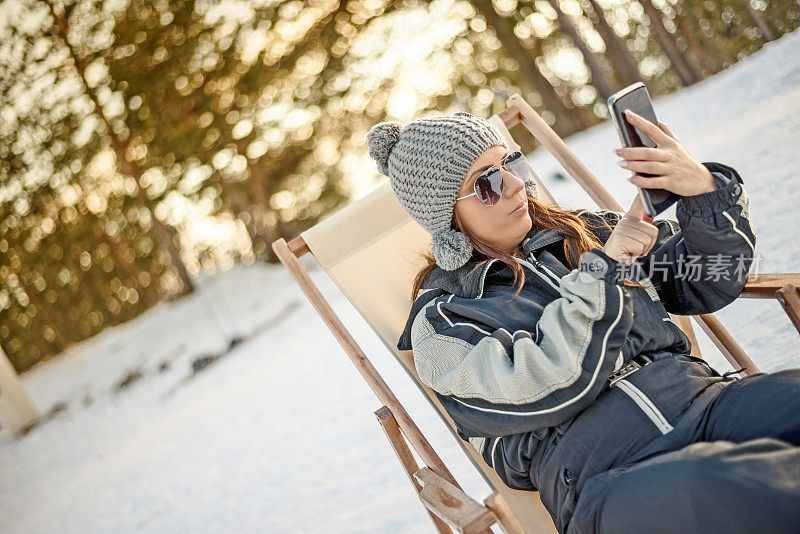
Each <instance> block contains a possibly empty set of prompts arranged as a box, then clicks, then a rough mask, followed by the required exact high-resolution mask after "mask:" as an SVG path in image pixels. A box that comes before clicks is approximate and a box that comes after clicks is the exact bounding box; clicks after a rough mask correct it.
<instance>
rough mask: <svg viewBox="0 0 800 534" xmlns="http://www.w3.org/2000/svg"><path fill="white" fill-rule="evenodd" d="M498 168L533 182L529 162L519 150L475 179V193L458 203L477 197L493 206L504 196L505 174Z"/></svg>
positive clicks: (459, 198) (525, 180)
mask: <svg viewBox="0 0 800 534" xmlns="http://www.w3.org/2000/svg"><path fill="white" fill-rule="evenodd" d="M498 167H502V168H504V169H505V170H507V171H508V172H510V173H511V174H513V175H514V176H516V177H517V178H519V179H520V180H522V181H524V182H528V181H530V180H531V171H530V167H529V166H528V160H527V159H526V158H525V156H524V155H523V154H522V152H520V151H519V150H516V151H514V152H512V153H510V154H508V155H507V156H506V157H504V158H503V160H502V161H500V162H498V163H495V164H494V165H492V166H491V167H489V168H488V169H486V170H485V171H483V172H482V173H481V174H480V176H478V178H476V179H475V192H474V193H470V194H469V195H465V196H463V197H458V198H457V199H456V201H459V200H461V199H462V198H469V197H471V196H473V195H477V197H478V200H480V201H481V202H482V203H483V204H485V205H487V206H493V205H495V204H496V203H497V201H498V200H500V197H501V196H503V173H502V172H500V169H499V168H498Z"/></svg>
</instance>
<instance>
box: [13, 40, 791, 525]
mask: <svg viewBox="0 0 800 534" xmlns="http://www.w3.org/2000/svg"><path fill="white" fill-rule="evenodd" d="M798 50H800V32H794V33H793V34H790V35H787V36H784V37H783V38H782V39H780V40H779V41H777V42H773V43H770V44H768V45H767V46H766V47H764V49H762V50H761V51H759V52H758V53H757V54H755V55H754V56H752V57H750V58H748V59H746V60H744V61H742V62H741V63H739V64H737V65H734V66H733V67H731V68H730V69H728V70H727V71H725V72H723V73H721V74H719V75H717V76H715V77H714V78H713V79H708V80H705V81H703V82H701V83H699V84H697V85H695V86H693V87H691V88H688V89H685V90H682V91H680V92H679V93H676V94H673V95H669V96H667V97H664V98H661V99H657V100H656V101H655V109H656V113H657V114H658V116H659V118H660V119H661V120H662V121H663V122H666V123H667V124H668V125H669V126H670V127H671V128H672V129H673V131H675V132H676V134H677V135H678V137H679V138H680V139H681V140H682V141H683V142H684V143H685V144H686V146H687V147H688V148H689V150H690V151H691V152H692V154H693V155H694V156H695V157H697V158H698V159H700V160H701V161H720V162H723V163H727V164H730V165H732V166H733V167H735V168H736V169H737V170H739V172H740V174H741V175H742V177H743V179H744V182H745V184H746V187H747V191H748V192H749V194H750V198H751V205H750V209H751V214H752V218H753V220H754V225H755V227H756V230H757V233H758V242H757V247H756V248H757V252H758V253H759V254H761V256H762V262H761V264H760V265H759V267H758V270H757V272H787V271H788V272H798V271H800V247H798V244H797V243H798V240H797V238H796V235H795V234H796V232H797V229H798V228H800V224H799V223H798V222H797V220H796V219H795V218H794V214H795V213H796V208H797V207H798V206H800V179H798V173H797V170H796V169H797V167H798V166H800V151H799V150H798V149H799V148H800V143H798V141H797V140H798V139H799V138H800V54H798V53H797V52H798ZM567 142H568V144H569V145H570V147H571V148H572V149H573V150H574V151H575V152H576V153H577V154H578V156H579V157H581V158H582V159H583V160H584V161H585V162H586V164H587V165H588V166H589V168H591V169H592V170H593V171H594V172H595V174H597V176H598V177H600V178H601V179H602V180H603V181H604V183H605V184H606V186H607V187H609V189H610V190H611V191H612V193H614V194H615V195H616V197H617V198H618V199H619V200H620V201H621V203H622V204H623V205H624V206H625V207H627V206H629V205H630V202H631V201H632V199H633V195H634V190H633V188H632V186H631V185H630V184H629V183H628V182H626V181H625V180H624V177H625V176H626V172H625V171H622V169H620V168H619V167H617V166H616V164H615V162H616V160H617V158H616V157H615V156H614V155H613V154H612V152H611V150H612V149H613V148H614V147H615V146H616V145H617V137H616V133H615V132H613V131H612V129H611V126H610V124H609V123H604V124H601V125H598V126H597V127H595V128H592V129H591V130H587V131H585V132H582V133H580V134H577V135H575V136H573V137H571V138H570V139H568V140H567ZM531 160H532V162H533V163H534V166H535V168H536V169H537V170H538V172H539V174H540V175H541V176H542V177H543V178H544V179H545V180H546V183H547V185H548V187H549V189H550V190H551V191H552V192H553V193H554V194H555V195H556V196H557V198H559V199H562V200H563V204H565V205H567V206H569V207H591V206H593V203H592V202H591V201H589V200H588V197H586V196H585V195H584V194H583V193H582V192H581V191H580V190H579V189H578V188H577V187H576V186H574V185H573V184H570V183H566V182H558V181H555V180H553V179H551V176H553V174H554V171H555V170H556V166H555V163H554V162H553V161H552V159H551V158H550V157H549V156H548V155H546V154H543V153H540V152H536V153H534V154H533V155H532V157H531ZM666 216H669V217H673V216H674V213H673V212H668V213H667V214H666ZM303 263H304V264H305V265H307V266H308V267H309V268H310V269H311V276H312V278H313V279H314V281H315V282H316V283H317V284H318V285H319V286H320V288H321V290H322V291H323V293H325V294H326V295H327V296H328V297H329V299H330V301H331V304H332V306H333V307H334V309H335V311H336V312H337V313H339V314H340V316H341V317H342V320H343V321H344V322H345V324H346V325H347V326H348V327H349V328H350V329H351V331H352V333H353V335H354V336H355V338H356V340H357V342H358V343H359V344H360V345H361V346H362V347H363V348H364V349H365V351H366V352H367V353H368V354H371V355H374V356H373V363H374V364H375V366H376V368H377V369H378V371H379V372H381V373H382V374H383V376H384V377H385V378H386V380H387V382H388V383H389V384H390V386H391V387H392V388H393V389H394V390H395V392H396V394H397V395H398V397H399V398H400V400H401V401H402V402H403V403H404V404H405V405H406V406H407V408H408V409H409V411H410V412H411V415H412V416H413V417H414V418H415V419H416V421H417V423H418V424H419V426H420V427H421V429H422V430H423V432H425V433H426V435H427V436H428V437H429V439H430V440H431V442H432V444H433V446H434V448H435V449H436V450H437V451H438V452H439V453H440V455H441V456H442V457H443V458H444V460H445V462H446V463H447V464H448V465H449V466H450V468H451V470H452V471H453V473H454V475H455V476H456V478H457V479H458V480H459V481H460V482H461V484H462V486H463V487H464V489H465V490H466V491H467V492H468V493H469V494H471V495H473V496H475V497H477V498H479V499H482V498H483V497H485V496H486V495H488V494H489V489H488V486H487V485H486V484H485V483H484V482H483V480H482V479H481V478H480V476H479V475H478V474H477V473H476V472H475V471H474V469H473V468H472V466H471V465H470V464H469V462H468V460H467V459H466V458H465V457H464V455H463V454H462V453H461V450H460V448H459V446H458V445H457V443H456V442H455V441H454V440H453V438H452V436H451V435H450V433H449V432H448V431H447V430H446V429H445V428H444V426H443V425H441V423H440V422H439V420H438V418H437V416H436V415H435V414H434V413H433V411H432V410H431V409H430V407H429V405H428V404H427V402H426V401H425V400H424V399H423V398H422V396H421V395H420V394H419V392H418V391H417V389H416V387H415V386H414V385H413V384H411V383H410V381H409V380H408V378H407V376H406V375H405V373H404V372H403V371H402V370H401V369H400V368H399V366H398V365H397V364H395V363H394V361H393V360H392V358H391V357H390V355H389V354H388V352H387V351H386V349H385V348H384V347H383V345H382V343H381V342H380V341H379V340H378V339H377V338H376V337H375V336H374V335H373V333H372V331H371V330H370V329H369V327H367V326H366V325H365V324H364V323H363V321H361V320H360V317H359V316H358V314H357V312H356V311H355V310H354V309H353V307H352V306H350V304H349V303H348V302H347V300H346V299H344V298H343V297H341V296H340V294H339V292H338V290H337V289H336V286H335V284H333V283H332V282H331V281H330V280H329V279H328V278H327V276H326V275H325V274H324V273H323V272H321V271H319V270H318V269H314V268H313V265H312V264H311V262H309V258H304V259H303ZM198 285H199V287H200V289H199V291H197V292H196V294H194V295H192V296H190V297H188V298H186V299H183V300H181V301H179V302H175V303H163V304H161V305H159V306H157V307H156V308H154V309H153V310H151V311H150V312H148V313H146V314H145V315H143V316H141V317H139V318H137V319H136V320H134V321H131V322H129V323H127V324H125V325H121V326H118V327H115V328H112V329H108V330H106V331H104V332H102V333H101V334H100V335H98V336H96V337H94V338H92V339H90V340H87V341H86V342H84V343H82V344H81V345H80V346H77V347H74V348H72V349H71V350H69V351H67V352H66V353H65V354H64V355H62V356H61V357H59V358H58V359H56V360H53V361H50V362H47V363H44V364H41V365H39V366H37V367H35V368H34V369H32V370H31V371H29V372H28V373H26V374H25V375H24V376H23V382H24V384H25V386H26V387H27V389H28V391H29V392H30V394H31V395H32V397H33V399H34V401H35V402H36V404H37V405H38V406H39V408H40V409H41V411H42V412H48V411H50V410H52V413H53V415H52V418H50V419H49V420H48V421H46V422H44V423H43V424H41V425H40V426H38V427H36V428H34V429H33V430H31V431H30V432H29V433H28V434H27V435H25V436H22V437H14V436H12V435H11V433H10V432H9V431H8V429H7V428H5V427H3V428H0V532H9V533H43V532H46V533H49V532H59V533H62V532H63V533H71V532H76V533H77V532H80V533H87V532H88V533H96V532H114V533H119V532H164V533H174V532H226V533H227V532H432V531H433V530H432V526H431V523H430V519H429V518H428V517H427V515H426V514H425V513H424V511H423V509H422V506H421V505H420V504H419V502H418V500H417V498H416V496H414V494H413V492H412V491H411V489H410V486H409V483H408V480H407V479H406V477H405V474H404V473H403V471H402V470H401V467H400V464H399V462H398V460H397V459H396V457H395V456H394V453H393V452H392V450H391V448H390V447H389V445H388V443H387V442H386V440H385V437H384V435H383V432H382V430H381V428H380V426H379V424H378V422H377V420H376V419H375V417H374V415H373V412H374V410H376V409H377V408H378V407H379V406H380V405H379V403H378V401H377V400H376V399H375V398H374V396H373V395H372V393H371V391H370V390H369V389H368V387H367V386H366V384H365V383H364V382H363V380H362V379H361V377H360V376H359V375H358V373H357V371H356V370H355V368H354V367H353V365H352V364H351V363H350V361H349V360H348V358H347V357H346V355H345V354H344V352H343V351H342V349H341V347H340V346H339V345H338V343H337V342H336V341H335V339H334V338H333V336H332V335H331V334H330V332H329V331H328V329H327V327H326V326H325V325H324V323H323V322H322V320H321V319H320V318H319V317H318V316H317V315H316V313H315V312H314V310H313V308H312V307H311V306H310V304H308V303H307V301H306V300H305V298H304V297H303V295H302V293H301V292H300V290H299V289H298V288H297V286H296V285H295V284H294V282H293V281H292V280H291V278H290V277H289V275H288V274H287V273H286V272H285V271H284V270H283V268H281V267H278V266H263V265H250V266H244V265H240V266H236V267H234V268H232V269H231V270H229V271H226V272H223V273H218V274H216V275H214V276H210V277H205V278H203V279H201V280H200V283H199V284H198ZM717 315H718V317H720V319H721V320H722V321H723V323H724V324H725V325H726V327H728V329H729V330H730V331H731V332H732V333H733V334H734V336H735V337H736V338H737V340H738V341H739V342H740V343H741V344H742V345H743V347H744V348H745V350H746V351H747V352H748V353H749V354H750V355H751V357H752V358H753V359H754V360H755V362H756V363H757V365H759V366H760V367H761V369H762V370H764V371H775V370H779V369H782V368H787V367H794V366H798V365H800V343H798V342H799V341H800V340H798V336H797V332H796V331H795V330H794V329H793V328H792V327H791V325H790V323H789V321H788V319H787V318H786V316H785V314H784V313H783V312H782V311H781V310H780V308H779V306H778V305H777V304H776V303H775V302H760V301H754V300H741V301H738V302H736V303H734V304H732V305H731V306H729V307H728V308H726V309H724V310H722V311H720V312H719V313H718V314H717ZM754 326H757V328H753V327H754ZM696 330H697V332H698V336H700V338H701V339H700V341H701V348H702V351H703V354H704V356H706V358H707V359H708V360H709V361H710V362H711V363H712V365H714V366H715V367H716V368H717V369H718V370H720V371H722V370H729V369H730V366H729V365H728V364H727V362H725V361H724V359H722V357H721V356H720V355H719V353H718V352H715V349H714V348H713V346H712V345H711V343H710V341H709V340H708V339H707V338H705V337H704V335H703V334H702V332H701V331H700V330H699V328H696ZM237 336H238V337H242V338H243V340H242V342H241V343H238V344H236V345H235V346H233V347H232V348H231V349H230V350H228V348H229V346H230V344H231V340H232V339H234V338H236V337H237ZM217 354H224V357H221V358H219V359H217V360H216V361H213V363H210V364H209V365H207V366H206V367H204V368H202V369H200V370H198V371H197V372H193V366H192V363H193V362H195V361H198V360H202V358H203V357H205V356H213V355H217ZM212 360H213V358H212ZM120 384H126V385H124V386H120Z"/></svg>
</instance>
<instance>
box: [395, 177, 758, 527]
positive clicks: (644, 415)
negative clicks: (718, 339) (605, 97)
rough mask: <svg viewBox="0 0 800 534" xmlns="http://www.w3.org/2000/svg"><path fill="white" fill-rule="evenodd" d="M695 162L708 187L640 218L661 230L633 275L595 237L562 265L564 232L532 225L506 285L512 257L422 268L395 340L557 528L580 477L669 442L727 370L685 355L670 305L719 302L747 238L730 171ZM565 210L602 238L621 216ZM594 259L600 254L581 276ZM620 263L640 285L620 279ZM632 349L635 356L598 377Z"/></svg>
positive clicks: (464, 428)
mask: <svg viewBox="0 0 800 534" xmlns="http://www.w3.org/2000/svg"><path fill="white" fill-rule="evenodd" d="M704 165H705V166H706V167H707V168H708V169H709V170H710V171H711V172H712V176H714V178H715V181H716V184H717V189H716V190H714V191H709V192H706V193H702V194H699V195H694V196H689V197H682V198H681V199H680V200H679V201H678V203H677V206H676V216H677V221H673V220H654V221H653V224H654V225H655V226H657V227H658V230H659V235H658V240H657V243H656V245H654V246H653V248H652V249H651V251H650V252H649V253H648V254H647V255H646V256H643V257H640V258H638V259H637V261H636V264H637V265H638V266H640V267H641V271H639V274H640V276H639V277H637V278H632V277H631V271H630V270H628V271H625V270H624V269H625V268H626V266H624V265H622V264H620V263H618V262H617V261H616V260H615V259H613V258H611V257H609V256H608V255H607V254H605V252H603V250H602V249H600V248H597V247H595V248H593V249H592V250H591V252H590V253H589V254H586V255H585V256H583V257H582V262H581V264H580V266H579V267H578V268H576V269H572V270H570V269H569V268H568V267H567V266H565V265H564V263H562V262H561V261H559V260H558V259H557V257H556V256H557V255H556V254H553V253H552V252H551V251H549V250H548V247H550V249H551V250H552V249H553V247H557V246H560V245H562V244H563V243H562V241H563V239H564V236H563V235H561V234H559V233H558V232H556V231H553V230H543V229H540V228H535V227H534V228H533V229H531V231H530V232H529V233H528V234H527V235H526V236H525V238H524V239H523V241H522V242H521V245H522V252H523V255H524V257H525V259H522V258H516V259H517V261H518V262H519V263H520V264H521V265H522V267H523V269H524V270H525V282H524V286H523V288H522V291H521V292H520V294H519V295H518V296H517V297H515V298H513V299H512V296H513V294H514V292H515V290H516V287H515V285H514V284H513V283H512V282H513V273H512V271H511V269H510V268H509V266H507V265H505V264H504V263H502V262H500V261H498V260H496V259H489V260H488V261H479V260H478V259H477V258H475V257H473V259H472V260H471V261H470V262H468V263H467V264H466V265H464V266H462V267H461V268H459V269H457V270H454V271H445V270H443V269H441V268H439V267H435V268H434V269H433V270H432V271H431V272H430V273H429V275H428V276H427V278H426V279H425V281H424V283H423V284H422V289H423V291H422V292H421V293H420V295H419V296H418V297H417V298H416V300H415V302H414V303H413V306H412V308H411V312H410V315H409V319H408V322H407V324H406V327H405V329H404V331H403V334H402V336H401V338H400V340H399V342H398V345H397V347H398V348H399V349H401V350H409V349H413V356H414V364H415V367H416V370H417V373H418V375H419V377H420V380H421V381H422V382H423V383H424V384H426V385H427V386H429V387H430V388H431V389H432V390H433V391H434V392H435V393H436V395H437V397H438V399H439V401H441V403H442V405H443V407H444V408H445V409H446V410H447V412H448V414H449V415H450V416H451V417H452V419H453V421H454V422H455V424H456V428H457V431H458V435H459V436H460V437H461V438H462V439H463V440H465V441H468V442H469V443H471V444H472V445H473V446H474V447H475V448H476V450H477V451H478V452H479V453H480V454H481V456H482V457H483V459H484V460H485V461H486V463H487V465H489V466H491V467H492V468H493V469H494V470H495V471H496V472H497V473H498V475H499V476H500V478H501V479H502V480H503V481H504V482H505V483H506V484H507V485H508V486H509V487H512V488H515V489H521V490H531V491H537V490H538V491H540V492H541V498H542V501H543V503H544V505H545V507H546V508H547V509H548V511H549V512H550V514H551V516H552V517H553V521H554V523H555V525H556V527H557V528H558V529H559V530H560V531H562V532H563V529H564V528H565V527H566V525H567V523H568V521H569V518H570V515H571V512H572V509H573V508H574V505H575V502H576V499H577V496H578V495H579V494H580V489H581V486H582V483H583V482H584V481H585V480H586V479H588V478H590V477H591V476H593V475H595V474H597V473H600V472H603V471H605V470H608V469H611V468H613V467H616V466H618V465H620V464H622V463H623V462H626V461H632V460H633V459H635V458H636V457H637V456H642V455H645V454H648V453H653V452H654V451H656V450H657V449H660V450H664V449H667V448H669V447H676V446H678V445H679V444H676V443H672V444H670V443H669V439H670V437H671V436H672V435H676V436H677V435H678V433H674V434H671V432H672V430H673V428H674V427H675V426H676V425H679V424H691V423H692V421H694V420H696V419H697V418H698V417H700V415H699V414H701V413H702V409H703V407H704V406H706V405H707V404H708V403H709V402H710V401H711V400H712V399H713V397H714V396H715V395H716V394H717V393H718V392H719V391H720V389H721V388H722V387H724V386H725V385H726V384H728V383H730V381H732V380H735V378H732V377H728V376H727V374H728V373H726V376H722V375H720V374H719V373H718V372H716V371H715V370H714V369H712V368H711V367H709V366H708V365H707V364H706V363H705V362H703V360H702V359H700V358H696V357H693V356H690V355H689V353H690V351H691V343H690V341H689V339H688V338H687V336H686V335H685V334H684V333H683V331H682V330H681V329H680V328H679V327H678V326H677V325H676V324H675V323H673V322H672V320H671V319H670V317H669V315H668V312H669V313H672V314H675V315H696V314H703V313H711V312H714V311H716V310H719V309H720V308H723V307H724V306H726V305H727V304H729V303H731V302H732V301H733V300H735V299H736V298H737V297H738V296H739V295H740V294H741V292H742V290H743V288H744V285H745V283H746V282H747V274H748V271H749V269H750V266H751V263H752V260H753V256H754V253H755V251H754V246H755V240H756V234H755V230H754V228H753V226H752V224H751V222H750V218H749V212H748V196H747V193H746V192H745V190H744V188H743V181H742V179H741V177H740V176H739V174H738V173H737V172H736V171H735V170H734V169H733V168H731V167H729V166H727V165H723V164H720V163H713V162H710V163H704ZM570 213H573V214H574V215H576V216H578V217H580V218H581V219H583V220H584V221H586V222H587V223H590V224H591V225H592V226H593V227H594V228H592V226H590V229H591V230H592V231H593V233H594V234H595V235H596V236H597V238H598V240H599V241H600V242H601V243H605V242H606V240H607V239H608V237H609V236H610V235H611V231H612V229H613V226H614V225H615V224H616V223H617V222H618V221H619V220H620V218H621V217H622V215H623V213H622V212H616V211H611V210H574V211H570ZM598 261H600V262H601V264H600V265H602V267H603V269H601V270H600V271H599V274H598V271H595V274H594V275H593V276H587V273H588V272H589V269H591V268H593V267H596V266H597V265H598V263H597V262H598ZM627 268H628V269H629V268H630V266H627ZM623 274H624V275H626V276H628V278H629V279H633V280H635V281H637V282H638V283H639V284H641V285H643V286H645V289H641V288H636V287H630V286H624V285H623V283H622V281H623V280H622V278H623ZM641 275H643V276H641ZM631 360H634V361H635V362H638V363H640V364H641V363H645V365H644V366H641V368H638V370H636V371H635V372H632V373H630V374H628V375H627V376H625V377H624V378H623V379H619V380H616V381H615V382H614V383H613V385H611V384H610V380H609V377H610V375H611V374H612V373H613V372H615V371H619V370H620V369H622V368H623V366H625V365H626V364H629V365H633V364H630V362H631ZM650 362H651V363H650ZM635 367H636V365H634V368H635Z"/></svg>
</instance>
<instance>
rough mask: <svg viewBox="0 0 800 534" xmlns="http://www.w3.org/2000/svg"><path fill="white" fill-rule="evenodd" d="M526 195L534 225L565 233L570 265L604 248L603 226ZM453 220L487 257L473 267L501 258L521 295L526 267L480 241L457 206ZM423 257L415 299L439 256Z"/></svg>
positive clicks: (428, 253)
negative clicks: (600, 235)
mask: <svg viewBox="0 0 800 534" xmlns="http://www.w3.org/2000/svg"><path fill="white" fill-rule="evenodd" d="M527 198H528V213H529V214H530V216H531V220H532V221H533V226H534V227H536V228H544V229H552V230H555V231H557V232H559V233H560V234H562V235H564V236H565V239H564V255H565V256H566V259H567V263H568V264H569V265H568V267H569V268H570V269H575V268H576V267H577V266H578V265H579V263H580V256H581V254H583V253H584V252H588V251H589V250H591V249H592V248H593V247H597V248H600V249H602V248H603V244H602V243H601V242H600V241H599V240H598V238H597V236H596V235H595V234H594V233H593V232H592V230H593V229H597V228H600V227H598V226H594V225H593V224H592V223H590V222H587V221H584V220H583V219H581V218H579V217H578V216H576V215H573V214H571V213H569V212H568V211H565V210H563V209H561V208H559V207H557V206H555V207H553V206H546V205H544V204H542V203H541V202H539V201H538V200H536V199H535V198H533V197H532V196H530V195H527ZM452 222H453V226H454V227H455V228H456V229H457V230H459V231H460V232H462V233H463V234H464V235H466V236H467V237H468V238H469V240H470V242H471V243H472V246H473V247H474V248H475V250H476V251H477V252H478V253H479V255H480V256H484V257H485V259H484V260H482V261H480V262H479V263H478V264H477V265H476V266H475V267H474V268H473V271H474V270H475V269H478V268H479V267H481V266H482V265H483V264H484V263H485V262H487V261H489V259H491V258H496V259H498V260H500V261H501V262H503V263H505V264H506V265H508V266H509V267H511V270H512V271H513V272H514V283H515V284H516V285H517V290H516V291H515V292H514V295H513V296H512V297H511V298H512V299H513V298H514V297H516V296H517V295H519V292H520V291H522V286H523V285H524V284H525V271H524V270H523V269H522V266H521V265H520V264H519V262H517V261H516V260H514V256H512V255H510V254H508V253H507V252H504V251H502V250H499V249H497V248H495V247H493V246H491V245H489V244H488V243H486V242H484V241H481V240H480V239H479V238H478V237H477V236H475V234H473V233H471V232H470V231H469V230H467V229H466V228H465V227H464V225H463V224H461V221H460V220H459V219H458V217H457V216H456V214H455V210H454V211H453V221H452ZM515 252H517V251H515ZM423 257H424V258H425V261H426V264H425V266H424V267H423V268H422V270H420V272H419V273H417V276H416V278H415V279H414V286H413V289H412V293H411V301H412V302H413V301H414V300H416V298H417V294H418V293H419V291H420V289H421V288H422V283H423V282H424V281H425V278H426V277H427V276H428V274H429V273H430V272H431V271H432V270H433V268H434V267H436V258H435V257H434V256H433V253H431V252H427V253H426V254H424V255H423ZM470 272H472V271H470ZM623 285H626V286H629V287H639V288H644V286H642V285H640V284H637V283H636V282H633V281H632V280H629V279H627V278H626V279H625V280H624V281H623Z"/></svg>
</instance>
